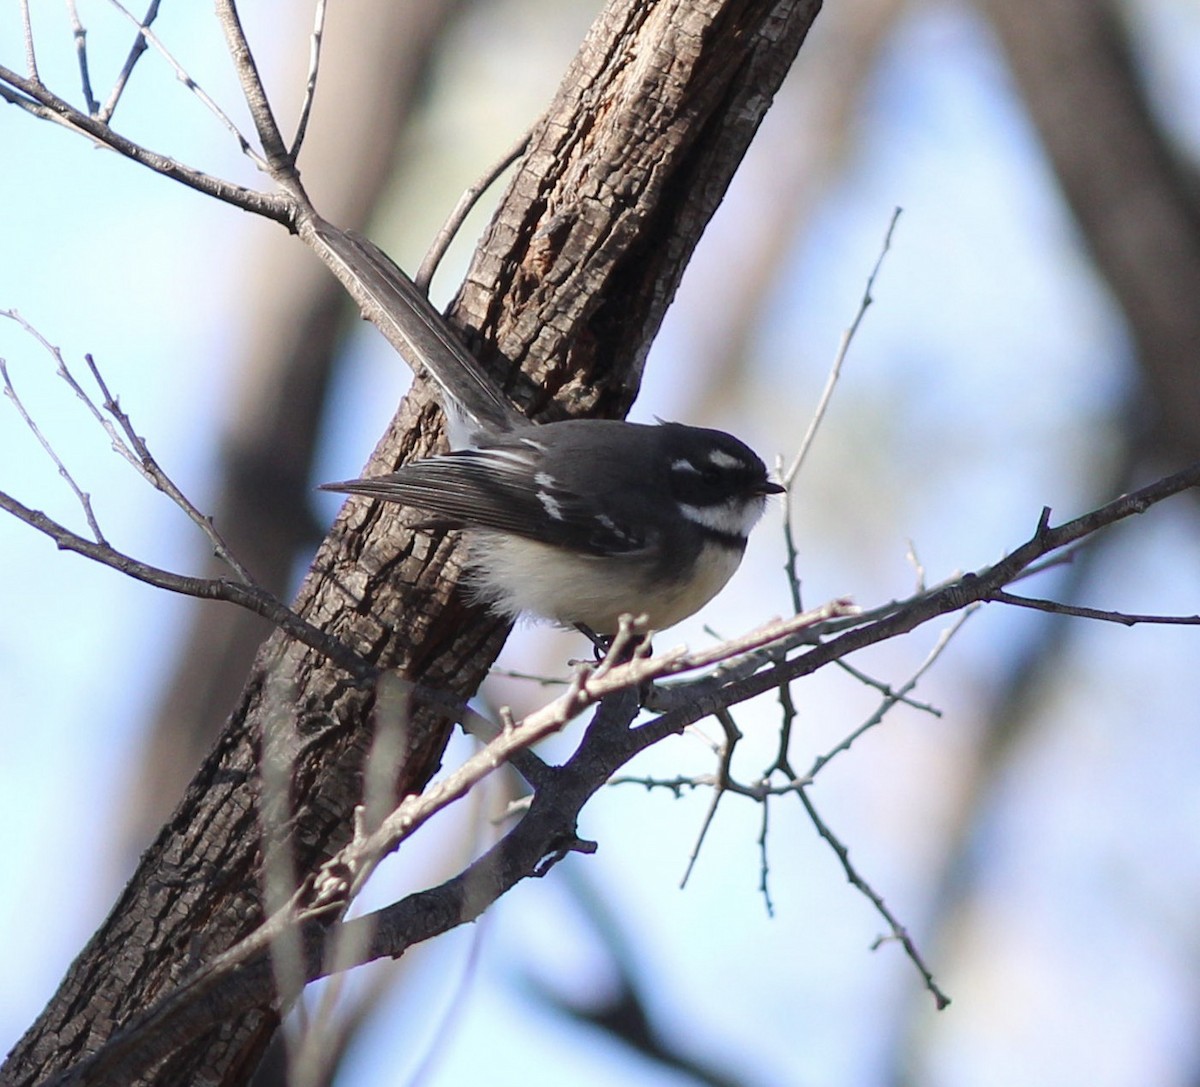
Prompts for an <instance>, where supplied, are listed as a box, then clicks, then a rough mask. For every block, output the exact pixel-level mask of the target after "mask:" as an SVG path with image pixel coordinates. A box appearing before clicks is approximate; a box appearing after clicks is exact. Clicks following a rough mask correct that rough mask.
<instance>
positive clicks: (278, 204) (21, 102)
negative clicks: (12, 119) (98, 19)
mask: <svg viewBox="0 0 1200 1087" xmlns="http://www.w3.org/2000/svg"><path fill="white" fill-rule="evenodd" d="M6 84H7V86H6ZM0 98H2V99H4V101H6V102H8V103H9V104H11V105H14V106H17V107H19V108H20V109H23V110H25V112H26V113H29V114H32V115H33V116H34V117H38V118H40V119H41V120H43V121H53V122H54V123H55V124H60V125H62V126H63V127H64V128H69V129H71V130H73V131H76V132H81V133H83V134H84V135H86V136H90V137H91V138H92V139H93V140H95V141H96V142H97V143H99V144H102V145H103V146H105V147H108V148H110V149H112V150H113V151H116V152H117V153H118V154H120V155H124V156H125V158H127V159H131V160H132V161H134V162H136V163H139V164H140V165H142V166H145V167H147V168H148V169H150V170H153V171H154V172H155V173H158V174H162V175H163V176H164V177H169V178H171V179H173V180H175V181H178V182H181V183H182V184H184V185H187V186H188V187H189V188H191V189H195V190H196V191H197V192H202V193H204V194H205V195H206V196H211V197H214V198H215V199H217V200H221V201H223V202H224V203H226V204H232V205H233V206H234V207H238V208H241V209H242V210H243V211H248V212H251V213H253V214H255V215H263V216H265V217H267V218H268V219H274V220H276V221H277V222H280V223H284V224H286V225H289V226H290V225H292V224H293V223H294V222H295V219H296V215H297V210H298V205H297V200H296V197H295V194H294V193H288V194H284V193H265V192H258V191H256V190H254V189H247V188H245V187H244V186H242V185H236V184H234V183H233V182H232V181H226V180H225V179H224V178H219V177H214V176H212V175H211V174H206V173H204V172H203V171H201V170H195V169H193V168H192V167H190V166H185V165H184V164H183V163H181V162H178V161H176V160H175V159H173V158H171V157H170V156H168V155H161V154H159V153H158V152H157V151H151V150H150V149H149V148H146V147H143V146H142V145H141V144H138V143H134V142H133V141H132V140H130V139H126V138H125V137H124V136H122V135H120V134H119V133H118V132H115V131H114V130H113V129H111V128H110V127H109V126H108V125H107V124H105V123H104V122H103V121H101V120H99V119H98V118H96V117H92V116H89V115H88V114H86V113H83V112H82V111H81V110H78V109H76V108H75V107H74V106H72V105H71V104H70V103H69V102H67V101H65V100H64V99H62V98H59V97H58V95H56V94H54V93H52V92H51V91H49V90H47V88H45V87H43V86H42V85H41V84H39V83H37V82H36V81H35V80H30V79H26V78H25V77H23V76H20V75H18V74H17V73H16V72H14V71H13V70H12V69H11V68H5V67H4V66H3V65H0Z"/></svg>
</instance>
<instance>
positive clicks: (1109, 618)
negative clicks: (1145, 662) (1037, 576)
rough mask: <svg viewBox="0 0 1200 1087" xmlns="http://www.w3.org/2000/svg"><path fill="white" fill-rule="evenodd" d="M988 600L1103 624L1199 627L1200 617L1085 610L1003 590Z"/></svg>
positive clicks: (1076, 605)
mask: <svg viewBox="0 0 1200 1087" xmlns="http://www.w3.org/2000/svg"><path fill="white" fill-rule="evenodd" d="M988 600H991V601H994V602H996V603H998V604H1012V605H1014V606H1016V607H1018V608H1031V609H1033V610H1034V611H1045V612H1050V613H1051V614H1052V615H1075V616H1078V617H1079V618H1080V619H1099V620H1101V621H1102V622H1105V623H1120V624H1121V625H1122V626H1127V627H1132V626H1137V625H1138V623H1156V624H1159V625H1162V626H1186V627H1194V626H1200V615H1137V614H1130V613H1129V612H1123V611H1102V610H1101V609H1099V608H1085V607H1081V606H1080V605H1078V604H1059V603H1057V602H1056V601H1053V600H1041V599H1038V598H1037V597H1032V596H1017V595H1015V594H1013V593H1009V592H1005V591H1004V590H1003V589H997V590H996V591H995V592H994V593H992V594H991V595H990V596H989V597H988Z"/></svg>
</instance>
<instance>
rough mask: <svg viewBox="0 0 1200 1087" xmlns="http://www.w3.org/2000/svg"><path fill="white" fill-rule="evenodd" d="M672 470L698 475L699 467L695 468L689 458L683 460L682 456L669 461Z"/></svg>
mask: <svg viewBox="0 0 1200 1087" xmlns="http://www.w3.org/2000/svg"><path fill="white" fill-rule="evenodd" d="M671 471H672V472H691V473H692V475H694V476H698V475H699V474H700V469H699V468H697V467H696V466H695V465H694V464H693V463H692V462H691V461H690V460H684V459H683V458H682V457H681V458H680V459H679V460H673V461H671Z"/></svg>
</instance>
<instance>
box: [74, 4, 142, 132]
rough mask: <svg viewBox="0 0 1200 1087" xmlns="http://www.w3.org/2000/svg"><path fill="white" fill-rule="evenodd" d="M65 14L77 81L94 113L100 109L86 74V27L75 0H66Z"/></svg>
mask: <svg viewBox="0 0 1200 1087" xmlns="http://www.w3.org/2000/svg"><path fill="white" fill-rule="evenodd" d="M67 16H68V18H69V19H70V20H71V37H72V39H73V40H74V42H75V57H76V59H77V60H78V62H79V81H80V83H81V84H82V87H83V101H84V104H85V105H86V106H87V111H88V113H90V114H93V115H94V114H95V113H96V112H97V111H98V110H99V109H100V103H99V102H97V101H96V98H95V95H93V94H92V79H91V76H90V75H89V74H88V57H87V29H86V28H85V27H84V25H83V21H82V20H81V19H80V18H79V6H78V4H77V3H76V0H67ZM138 40H139V41H140V40H141V39H140V38H139V39H138Z"/></svg>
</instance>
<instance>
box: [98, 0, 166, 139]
mask: <svg viewBox="0 0 1200 1087" xmlns="http://www.w3.org/2000/svg"><path fill="white" fill-rule="evenodd" d="M158 4H159V0H150V6H149V7H148V8H147V9H146V14H145V15H143V16H142V19H141V21H140V22H139V23H138V31H137V33H136V34H135V35H134V36H133V44H132V45H131V46H130V47H129V53H128V55H127V56H126V57H125V63H124V64H122V65H121V70H120V71H119V72H118V73H117V78H116V79H115V80H114V81H113V86H112V90H111V91H109V93H108V101H107V102H105V103H104V108H103V109H101V110H100V111H99V113H97V117H98V118H99V119H100V120H101V121H103V122H104V123H105V124H107V123H108V122H109V121H111V120H112V116H113V114H114V113H115V112H116V111H117V103H118V102H120V101H121V95H122V94H124V93H125V88H126V87H127V86H128V85H129V78H130V76H132V75H133V69H134V67H135V66H136V65H137V62H138V60H139V59H140V58H141V55H142V54H143V53H144V52H145V51H146V50H147V48H149V46H148V45H147V44H146V35H145V34H144V33H143V31H145V30H146V29H147V28H149V27H150V26H151V25H152V24H153V22H154V20H155V19H157V18H158ZM89 110H90V111H91V112H92V113H96V110H95V109H94V108H93V107H91V106H89Z"/></svg>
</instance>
